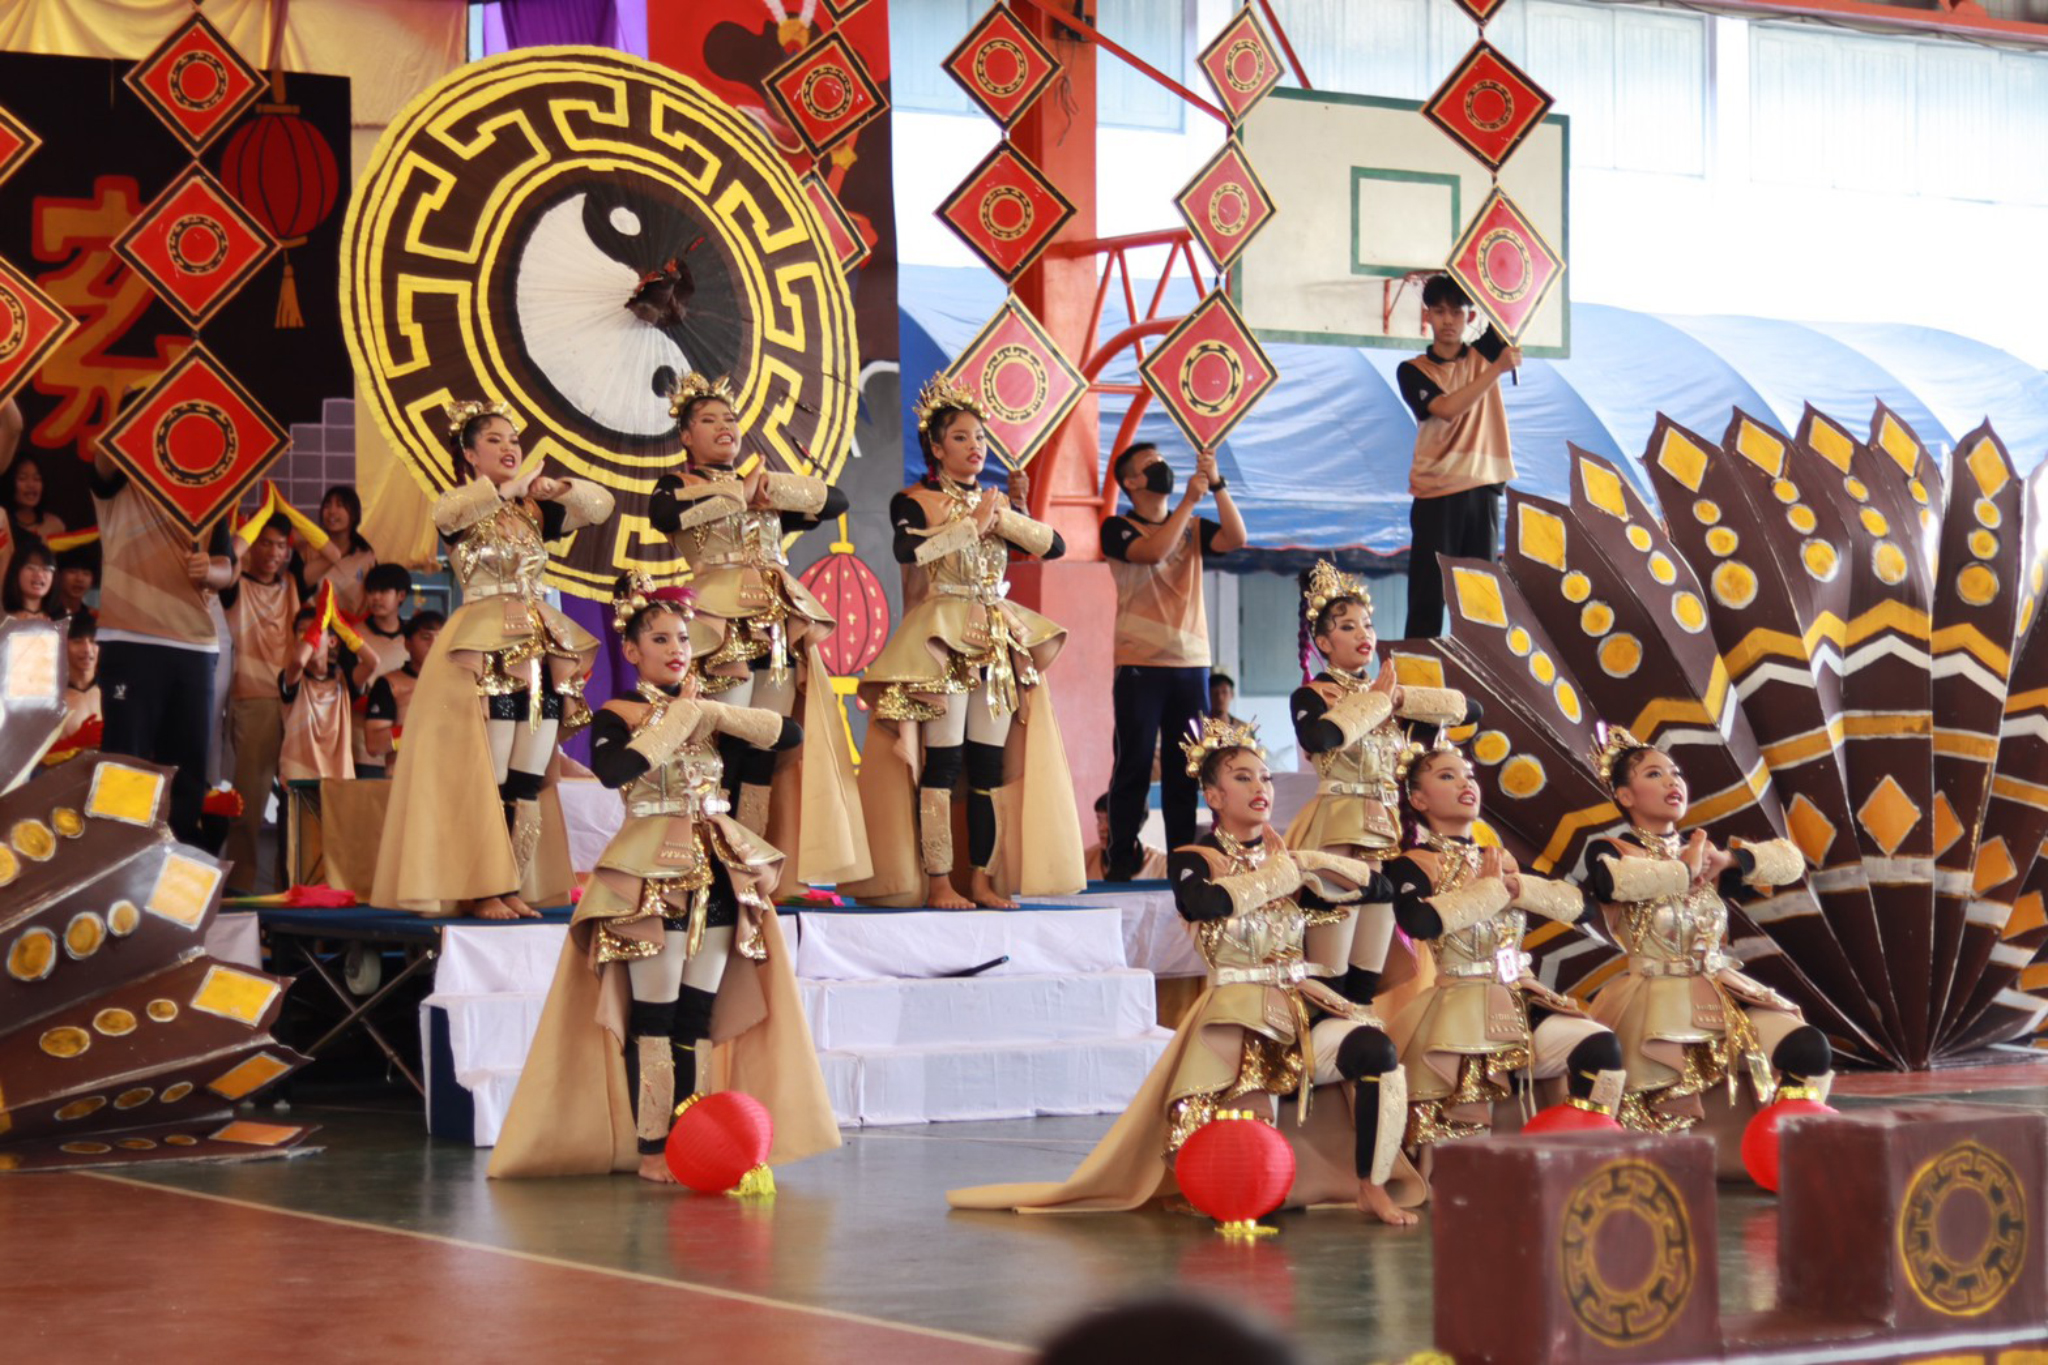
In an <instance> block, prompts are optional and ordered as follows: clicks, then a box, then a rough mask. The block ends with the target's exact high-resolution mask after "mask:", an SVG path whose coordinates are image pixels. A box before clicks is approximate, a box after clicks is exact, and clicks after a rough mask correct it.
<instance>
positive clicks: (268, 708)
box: [221, 517, 299, 892]
mask: <svg viewBox="0 0 2048 1365" xmlns="http://www.w3.org/2000/svg"><path fill="white" fill-rule="evenodd" d="M290 558H291V523H290V522H289V521H287V520H285V519H284V518H283V517H272V518H271V519H270V521H269V523H268V524H267V525H265V526H264V528H263V529H262V530H261V531H259V532H258V533H257V535H256V539H255V541H254V542H253V543H251V544H250V546H249V548H248V549H247V550H246V551H245V552H244V553H243V555H242V577H241V581H240V582H238V583H236V584H235V586H234V587H232V588H229V589H228V590H227V591H226V592H224V593H222V594H221V601H222V603H223V605H224V606H225V607H226V609H227V616H228V632H229V634H230V635H231V636H232V637H233V639H234V646H235V673H234V681H233V682H232V683H231V684H230V685H229V688H228V713H227V725H228V742H229V744H230V745H232V746H233V748H234V784H235V790H236V791H237V792H239V793H240V794H241V797H242V813H241V815H240V816H239V817H238V818H237V819H236V820H235V824H234V827H233V829H232V830H230V831H229V833H228V842H227V848H226V850H225V852H226V856H227V858H228V859H229V861H231V862H232V863H233V864H234V867H233V868H232V870H231V871H230V872H229V874H228V875H229V877H230V879H231V880H232V883H233V885H234V886H235V887H236V888H238V889H239V890H241V891H243V892H251V891H255V890H258V889H259V888H258V886H257V882H258V881H259V880H260V879H261V871H260V868H259V866H258V862H257V859H258V853H257V841H258V837H259V836H260V835H261V833H262V830H263V816H264V813H265V809H266V808H267V807H268V806H269V804H270V789H271V786H272V784H273V783H275V782H276V780H277V754H278V749H279V747H280V746H281V745H282V744H283V743H284V700H283V698H281V697H280V696H279V695H278V690H277V677H278V674H279V673H281V672H283V671H284V667H285V664H286V662H287V661H288V660H289V659H290V657H291V652H292V644H293V640H292V622H293V621H294V620H295V619H296V618H297V617H298V614H299V591H298V586H297V585H296V584H295V583H293V582H292V576H291V575H290V574H289V573H287V572H286V571H285V568H286V564H287V562H288V561H289V560H290Z"/></svg>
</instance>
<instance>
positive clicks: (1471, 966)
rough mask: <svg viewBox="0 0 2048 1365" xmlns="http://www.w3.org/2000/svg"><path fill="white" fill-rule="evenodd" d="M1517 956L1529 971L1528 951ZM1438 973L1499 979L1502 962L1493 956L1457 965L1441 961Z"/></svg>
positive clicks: (1438, 964) (1437, 969)
mask: <svg viewBox="0 0 2048 1365" xmlns="http://www.w3.org/2000/svg"><path fill="white" fill-rule="evenodd" d="M1515 957H1516V959H1517V960H1518V961H1519V963H1520V966H1521V970H1522V971H1524V972H1526V971H1528V970H1529V963H1530V960H1531V959H1530V957H1529V955H1528V954H1527V953H1516V954H1515ZM1436 974H1437V975H1438V976H1451V977H1457V978H1460V979H1465V978H1477V977H1484V978H1486V979H1488V980H1498V979H1499V977H1500V963H1499V962H1498V961H1497V960H1495V959H1491V958H1489V959H1488V960H1486V961H1485V962H1460V963H1458V964H1457V965H1455V966H1446V965H1444V964H1443V963H1442V962H1439V963H1437V965H1436Z"/></svg>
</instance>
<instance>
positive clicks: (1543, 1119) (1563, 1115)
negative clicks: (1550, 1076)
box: [1522, 1099, 1621, 1133]
mask: <svg viewBox="0 0 2048 1365" xmlns="http://www.w3.org/2000/svg"><path fill="white" fill-rule="evenodd" d="M1522 1131H1523V1132H1525V1133H1618V1132H1620V1131H1621V1125H1620V1124H1619V1123H1617V1122H1615V1119H1614V1115H1612V1114H1610V1113H1608V1112H1607V1111H1606V1110H1605V1109H1602V1108H1601V1107H1600V1106H1599V1105H1597V1104H1593V1103H1591V1102H1589V1101H1585V1100H1579V1099H1569V1100H1566V1101H1565V1102H1564V1103H1562V1104H1553V1105H1551V1106H1550V1107H1549V1108H1548V1109H1545V1110H1544V1111H1543V1112H1542V1113H1540V1114H1538V1115H1536V1117H1534V1118H1532V1119H1530V1120H1529V1121H1528V1122H1527V1123H1525V1124H1523V1125H1522Z"/></svg>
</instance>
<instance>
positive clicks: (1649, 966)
mask: <svg viewBox="0 0 2048 1365" xmlns="http://www.w3.org/2000/svg"><path fill="white" fill-rule="evenodd" d="M1736 965H1738V964H1737V963H1736V962H1735V960H1734V959H1733V958H1731V957H1729V956H1728V955H1727V954H1726V953H1720V952H1714V953H1707V954H1705V955H1704V957H1703V958H1702V959H1693V958H1686V959H1684V960H1683V961H1676V962H1667V961H1665V960H1663V959H1661V958H1647V957H1639V958H1636V959H1634V960H1632V961H1631V962H1630V963H1629V964H1628V968H1629V970H1630V971H1632V972H1634V973H1635V974H1636V975H1637V976H1707V975H1710V974H1712V973H1714V972H1718V971H1720V970H1721V969H1722V968H1724V967H1733V966H1736Z"/></svg>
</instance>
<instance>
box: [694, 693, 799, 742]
mask: <svg viewBox="0 0 2048 1365" xmlns="http://www.w3.org/2000/svg"><path fill="white" fill-rule="evenodd" d="M698 705H700V706H701V707H703V709H704V714H705V717H706V719H708V720H709V721H710V722H711V728H712V729H714V730H717V731H718V732H719V733H720V734H726V735H731V736H732V737H733V738H734V739H737V740H741V741H744V742H745V743H748V744H751V745H753V746H754V747H755V748H756V749H772V748H774V747H775V741H776V740H778V739H780V738H781V737H782V717H781V716H778V715H777V714H775V712H773V711H768V710H764V709H762V708H761V707H758V706H728V705H726V704H725V703H724V702H717V701H707V702H699V703H698Z"/></svg>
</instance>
